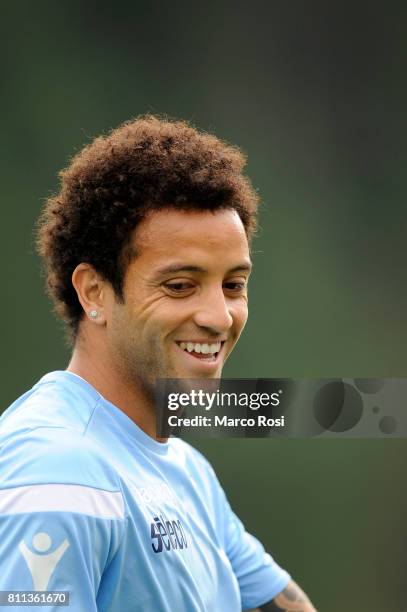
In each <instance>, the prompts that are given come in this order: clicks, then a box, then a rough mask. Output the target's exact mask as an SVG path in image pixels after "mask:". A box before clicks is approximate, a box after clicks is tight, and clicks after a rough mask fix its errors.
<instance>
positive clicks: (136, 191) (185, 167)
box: [37, 115, 258, 339]
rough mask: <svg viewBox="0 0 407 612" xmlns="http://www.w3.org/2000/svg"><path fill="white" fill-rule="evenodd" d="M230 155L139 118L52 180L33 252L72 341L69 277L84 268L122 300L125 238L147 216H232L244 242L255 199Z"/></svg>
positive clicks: (183, 129)
mask: <svg viewBox="0 0 407 612" xmlns="http://www.w3.org/2000/svg"><path fill="white" fill-rule="evenodd" d="M245 163H246V158H245V156H244V155H243V153H242V152H241V151H240V150H239V149H238V148H236V147H233V146H230V145H228V144H226V143H225V142H223V141H222V140H220V139H219V138H216V137H215V136H213V135H210V134H207V133H203V132H200V131H198V130H197V129H195V128H194V127H192V126H191V125H189V124H188V123H187V122H185V121H173V120H169V119H167V118H161V117H157V116H154V115H144V116H141V117H138V118H136V119H134V120H131V121H127V122H125V123H123V124H122V125H120V126H119V127H118V128H117V129H114V130H112V131H111V132H110V133H109V134H108V135H107V136H100V137H98V138H96V139H95V140H94V141H93V142H91V143H90V144H89V145H87V146H86V147H85V148H84V149H82V150H81V151H80V152H79V153H78V154H77V155H75V157H73V159H72V160H71V163H70V164H69V165H68V167H67V168H65V169H64V170H62V171H61V172H60V178H61V187H60V191H59V193H57V194H56V195H55V196H53V197H50V198H49V199H48V200H47V201H46V204H45V207H44V209H43V211H42V214H41V216H40V219H39V228H38V234H37V247H38V252H39V254H40V255H41V256H42V257H43V259H44V262H45V267H46V274H47V286H48V293H49V295H50V296H51V298H52V300H53V302H54V305H55V310H56V312H57V314H58V315H59V316H60V317H61V318H62V319H63V320H64V321H65V322H66V323H67V325H68V331H69V332H70V334H71V339H75V337H76V336H77V332H78V329H79V323H80V321H81V318H82V315H83V310H82V306H81V304H80V302H79V300H78V297H77V294H76V291H75V288H74V287H73V285H72V281H71V277H72V272H73V271H74V269H75V267H76V266H77V265H78V264H79V263H81V262H87V263H89V264H91V265H92V266H93V267H94V268H95V270H96V271H97V272H98V273H99V274H100V275H101V276H102V277H103V278H104V279H105V280H107V281H109V282H110V283H111V285H112V287H113V289H114V291H115V293H116V295H117V297H118V299H120V300H122V299H123V293H122V291H123V278H124V274H125V272H126V267H127V265H128V263H129V261H130V260H131V259H132V258H133V257H134V256H135V253H134V252H131V250H130V249H129V245H130V240H131V237H132V233H133V230H134V229H135V227H136V226H137V224H138V223H139V222H140V221H141V220H142V219H143V218H144V217H145V216H146V214H147V213H149V212H150V211H154V210H160V209H162V208H175V209H178V210H211V211H215V210H220V209H234V210H236V212H237V213H238V214H239V216H240V218H241V220H242V223H243V225H244V227H245V230H246V233H247V236H248V238H249V239H250V238H251V236H252V234H253V231H254V229H255V226H256V213H257V206H258V196H257V193H256V191H255V190H254V189H253V186H252V184H251V182H250V181H249V179H248V178H247V177H246V176H245V175H243V173H242V170H243V168H244V166H245Z"/></svg>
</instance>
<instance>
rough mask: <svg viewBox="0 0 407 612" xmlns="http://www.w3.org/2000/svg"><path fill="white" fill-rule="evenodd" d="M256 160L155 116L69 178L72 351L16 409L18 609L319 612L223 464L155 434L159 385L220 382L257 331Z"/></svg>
mask: <svg viewBox="0 0 407 612" xmlns="http://www.w3.org/2000/svg"><path fill="white" fill-rule="evenodd" d="M243 167H244V158H243V156H242V154H241V153H240V151H239V150H237V149H236V148H234V147H231V146H229V145H226V144H225V143H223V142H222V141H220V140H219V139H217V138H215V137H214V136H210V135H207V134H202V133H200V132H198V131H197V130H195V129H193V128H192V127H190V126H189V125H188V124H186V123H184V122H172V121H167V120H162V119H159V118H156V117H153V116H146V117H141V118H139V119H136V120H135V121H132V122H128V123H126V124H124V125H122V126H120V127H119V128H118V129H116V130H114V131H113V132H111V133H110V134H109V135H108V136H106V137H100V138H97V139H96V140H95V141H93V142H92V143H91V144H90V145H89V146H88V147H86V148H85V149H84V150H83V151H81V152H80V153H79V154H78V155H77V156H76V157H75V158H74V159H73V160H72V162H71V164H70V165H69V167H68V168H67V169H66V170H64V171H63V172H62V173H61V189H60V192H59V193H58V194H57V195H56V196H55V197H52V198H50V199H49V201H48V202H47V204H46V206H45V209H44V213H43V216H42V219H41V223H40V230H39V238H38V244H39V250H40V253H41V255H42V256H43V258H44V261H45V264H46V269H47V278H48V287H49V292H50V294H51V297H52V299H53V300H54V304H55V307H56V311H57V313H58V314H59V315H60V316H61V317H62V318H63V320H64V321H65V322H66V324H67V329H68V331H69V332H70V336H71V339H72V344H73V352H72V358H71V361H70V363H69V365H68V368H67V370H64V371H57V372H52V373H50V374H47V375H45V376H44V377H43V378H42V379H41V380H40V381H39V382H38V383H37V384H36V385H35V386H34V387H33V388H32V389H31V390H30V391H28V392H27V393H26V394H25V395H23V396H22V397H21V398H19V399H18V400H16V402H14V404H13V405H12V406H10V408H9V409H8V410H6V412H5V413H4V414H3V416H2V418H1V419H0V451H1V453H0V474H1V478H0V548H1V550H0V558H1V560H2V561H1V563H2V565H1V572H0V590H3V591H13V592H15V593H14V594H12V596H13V597H14V598H17V599H14V600H13V603H14V604H15V603H24V601H25V600H24V599H21V598H23V597H28V596H29V594H27V593H26V592H27V591H33V590H35V591H39V592H41V593H40V595H41V596H43V597H51V598H52V597H56V596H57V595H58V594H59V595H60V596H61V597H66V596H67V594H66V592H68V593H69V599H70V609H71V610H73V611H74V612H93V611H100V612H102V611H106V612H107V611H109V612H139V611H140V612H141V611H142V612H149V611H151V612H204V611H205V612H238V611H240V610H242V609H244V610H247V609H257V610H263V611H267V612H271V611H281V610H287V611H291V610H292V611H294V610H296V611H300V610H301V611H303V612H311V611H312V610H314V608H313V606H312V604H311V603H310V602H309V600H308V598H307V597H306V596H305V595H304V593H303V592H302V591H301V589H300V588H299V587H298V586H297V585H296V584H295V583H294V582H293V581H292V580H291V578H290V576H289V575H288V574H287V572H286V571H285V570H283V569H281V568H280V567H279V566H278V565H277V563H276V562H275V561H274V560H273V559H272V557H271V556H270V555H269V554H267V553H265V551H264V549H263V547H262V546H261V544H260V543H259V542H258V541H257V540H256V539H255V538H254V537H253V536H251V535H249V534H248V533H247V532H246V531H245V530H244V527H243V525H242V524H241V522H240V521H239V519H238V518H237V517H236V515H235V514H234V513H233V511H232V510H231V508H230V506H229V504H228V502H227V499H226V497H225V494H224V492H223V490H222V488H221V487H220V485H219V483H218V481H217V479H216V476H215V474H214V472H213V470H212V468H211V467H210V465H209V464H208V463H207V461H206V460H205V459H204V458H203V457H202V456H201V455H200V454H199V453H198V452H197V451H196V450H194V449H193V448H192V447H190V446H189V445H188V444H186V443H185V442H183V441H181V440H179V439H173V438H170V439H168V440H163V439H157V436H156V415H155V408H154V402H153V392H154V385H155V381H156V379H157V378H167V377H170V378H205V377H217V378H218V377H220V376H221V372H222V367H223V365H224V363H225V360H226V359H227V357H228V356H229V354H230V353H231V351H232V350H233V347H234V346H235V344H236V342H237V340H238V338H239V336H240V333H241V332H242V330H243V327H244V325H245V323H246V319H247V282H248V277H249V274H250V269H251V261H250V248H249V244H250V239H251V236H252V233H253V229H254V227H255V216H256V209H257V197H256V193H255V191H254V190H253V188H252V186H251V184H250V182H249V181H248V179H247V178H246V177H245V176H244V175H243V174H242V169H243ZM47 591H48V593H47ZM50 591H52V592H53V593H49V592H50ZM58 592H60V593H58ZM64 593H65V594H64ZM37 595H38V593H37ZM18 597H20V599H18ZM8 601H11V600H8ZM35 601H37V603H38V600H35ZM39 601H40V603H44V605H45V603H47V606H46V607H47V609H50V607H49V606H50V605H51V604H52V605H55V602H56V601H57V600H52V599H47V600H43V599H41V600H39ZM17 609H20V607H19V606H17ZM21 609H23V606H21ZM24 609H25V607H24ZM52 609H54V607H52Z"/></svg>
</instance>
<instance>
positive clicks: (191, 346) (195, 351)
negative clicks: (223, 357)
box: [176, 339, 226, 363]
mask: <svg viewBox="0 0 407 612" xmlns="http://www.w3.org/2000/svg"><path fill="white" fill-rule="evenodd" d="M225 342H226V340H217V341H213V340H202V339H201V340H199V341H198V340H177V341H176V343H177V345H178V346H179V348H180V349H181V350H182V351H183V353H186V354H187V355H188V356H190V357H193V358H195V359H199V360H200V361H206V362H209V363H215V362H217V361H218V357H219V355H220V353H221V352H222V350H223V346H224V344H225Z"/></svg>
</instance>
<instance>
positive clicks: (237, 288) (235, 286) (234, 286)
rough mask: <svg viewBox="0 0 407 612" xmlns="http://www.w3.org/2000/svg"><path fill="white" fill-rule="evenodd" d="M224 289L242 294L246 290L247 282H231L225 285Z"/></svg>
mask: <svg viewBox="0 0 407 612" xmlns="http://www.w3.org/2000/svg"><path fill="white" fill-rule="evenodd" d="M223 286H224V288H225V289H227V290H228V291H231V292H233V293H241V292H242V291H244V290H245V289H246V282H245V281H229V282H227V283H224V285H223Z"/></svg>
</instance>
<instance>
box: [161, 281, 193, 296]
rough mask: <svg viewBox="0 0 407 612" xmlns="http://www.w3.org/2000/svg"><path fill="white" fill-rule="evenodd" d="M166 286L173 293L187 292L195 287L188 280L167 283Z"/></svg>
mask: <svg viewBox="0 0 407 612" xmlns="http://www.w3.org/2000/svg"><path fill="white" fill-rule="evenodd" d="M164 287H165V288H166V289H168V291H171V292H172V293H186V292H188V291H190V290H191V289H193V285H192V284H191V283H187V282H178V283H165V285H164Z"/></svg>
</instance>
